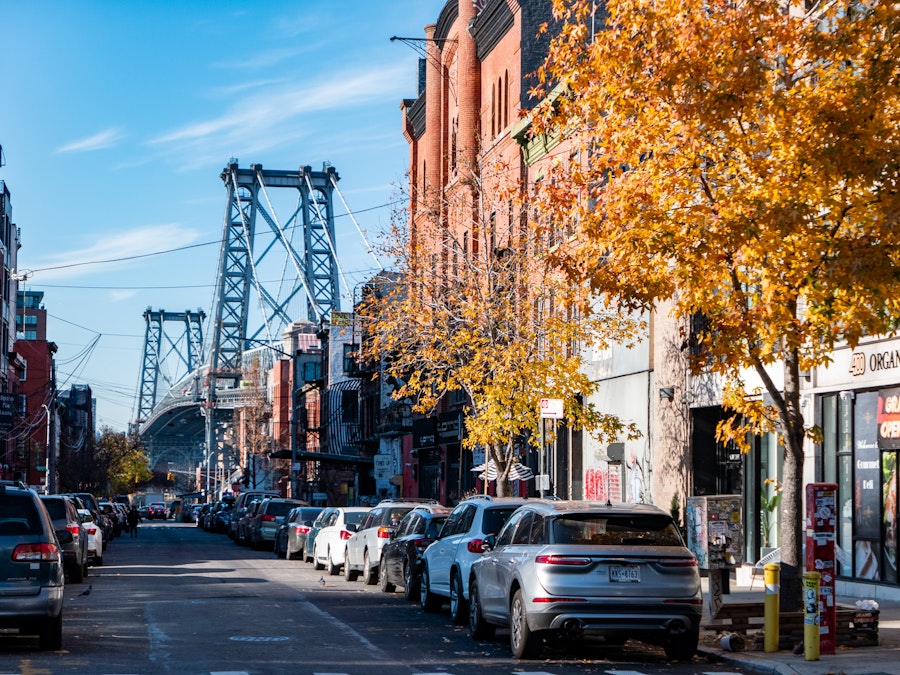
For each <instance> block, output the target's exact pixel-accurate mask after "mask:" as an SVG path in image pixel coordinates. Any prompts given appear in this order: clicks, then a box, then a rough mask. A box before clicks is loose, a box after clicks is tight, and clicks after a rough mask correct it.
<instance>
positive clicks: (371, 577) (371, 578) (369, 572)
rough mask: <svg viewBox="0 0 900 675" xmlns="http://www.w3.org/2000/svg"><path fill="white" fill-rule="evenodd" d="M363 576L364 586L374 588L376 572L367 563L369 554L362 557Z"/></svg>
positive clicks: (376, 577) (376, 579) (368, 562)
mask: <svg viewBox="0 0 900 675" xmlns="http://www.w3.org/2000/svg"><path fill="white" fill-rule="evenodd" d="M363 574H364V575H365V582H366V586H374V585H375V583H376V582H377V581H378V570H376V569H375V568H374V567H372V564H371V562H370V561H369V552H368V551H366V555H365V556H364V557H363Z"/></svg>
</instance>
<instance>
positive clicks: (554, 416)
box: [540, 398, 565, 420]
mask: <svg viewBox="0 0 900 675" xmlns="http://www.w3.org/2000/svg"><path fill="white" fill-rule="evenodd" d="M540 411H541V419H545V420H561V419H563V417H565V415H563V400H562V399H561V398H542V399H541V402H540Z"/></svg>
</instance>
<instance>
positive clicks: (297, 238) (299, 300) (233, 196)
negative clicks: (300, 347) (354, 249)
mask: <svg viewBox="0 0 900 675" xmlns="http://www.w3.org/2000/svg"><path fill="white" fill-rule="evenodd" d="M221 178H222V181H223V182H224V183H225V186H226V188H227V190H228V202H227V207H226V212H225V225H224V234H223V237H222V250H221V253H220V256H219V270H218V275H217V279H216V298H215V300H214V303H213V308H212V312H213V314H214V316H213V325H212V327H211V330H210V331H209V332H210V336H209V337H210V364H209V365H210V368H211V373H210V374H211V376H212V378H213V379H215V378H226V379H228V378H231V379H235V378H238V377H240V371H241V354H242V353H243V351H244V349H245V346H246V343H247V341H248V340H250V341H259V340H267V341H272V340H277V339H278V338H280V335H281V332H282V331H283V330H284V329H285V328H287V327H288V326H289V325H290V324H291V323H292V322H293V321H295V320H297V319H298V318H299V316H298V314H299V313H300V310H301V306H302V305H303V304H305V306H306V307H305V309H306V318H307V319H309V320H310V321H315V322H317V323H321V322H323V321H326V320H327V319H328V317H329V315H330V312H331V311H332V310H340V300H339V291H338V276H339V268H338V263H337V251H336V248H335V239H334V207H333V204H332V195H333V192H334V189H335V188H336V187H337V180H338V175H337V172H336V171H335V169H334V167H331V166H327V165H326V166H324V167H323V170H322V171H313V170H312V169H311V168H310V167H308V166H303V167H300V168H299V169H297V170H292V171H285V170H271V169H263V167H262V165H261V164H252V165H251V166H250V168H249V169H241V168H239V166H238V163H237V160H232V161H231V162H229V164H228V166H227V167H226V168H225V169H224V170H223V171H222V174H221ZM270 188H288V189H289V190H290V191H291V196H292V197H294V199H293V200H292V201H291V203H292V209H291V212H290V213H289V214H288V216H287V219H286V220H284V221H283V222H282V221H279V219H278V216H277V214H276V212H275V208H274V206H273V205H272V198H271V196H270V194H269V189H270ZM282 192H284V191H282ZM258 219H262V221H264V223H265V226H266V227H267V228H268V229H267V231H266V234H267V235H268V236H267V238H266V241H265V242H264V243H263V245H262V246H259V247H258V249H259V250H256V251H255V250H254V246H255V245H257V244H258V242H257V241H256V240H257V238H258V235H259V234H260V233H258V232H257V229H256V228H257V221H258ZM277 256H281V258H280V260H279V261H278V262H277V264H278V265H279V266H280V268H281V274H280V276H279V278H281V279H282V283H281V284H280V286H279V288H278V290H277V292H272V291H270V290H267V288H266V287H265V286H264V283H265V282H264V279H263V278H262V274H261V269H263V268H264V266H265V265H266V262H265V258H267V257H268V258H270V259H271V258H274V257H277ZM286 272H289V273H290V275H292V276H293V279H292V283H287V284H285V283H284V280H285V278H286V276H288V275H287V274H285V273H286ZM251 292H252V294H253V295H255V296H256V298H255V299H256V302H255V303H251V301H250V300H251ZM251 311H256V313H257V314H259V315H260V316H259V323H258V325H252V324H251V321H250V312H251Z"/></svg>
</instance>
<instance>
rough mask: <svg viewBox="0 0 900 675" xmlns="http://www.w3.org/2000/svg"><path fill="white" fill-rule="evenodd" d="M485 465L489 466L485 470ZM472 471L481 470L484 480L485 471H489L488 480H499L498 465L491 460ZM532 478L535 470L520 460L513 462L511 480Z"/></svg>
mask: <svg viewBox="0 0 900 675" xmlns="http://www.w3.org/2000/svg"><path fill="white" fill-rule="evenodd" d="M485 466H487V471H485ZM472 471H477V472H479V473H480V475H479V476H478V477H479V478H481V479H482V480H484V478H485V473H487V479H488V480H497V465H496V464H494V463H493V462H492V461H490V460H488V462H486V463H485V464H479V465H478V466H474V467H472ZM532 478H534V472H533V471H532V470H531V469H529V468H528V467H527V466H525V465H524V464H522V463H520V462H513V465H512V466H511V467H509V479H510V480H530V479H532Z"/></svg>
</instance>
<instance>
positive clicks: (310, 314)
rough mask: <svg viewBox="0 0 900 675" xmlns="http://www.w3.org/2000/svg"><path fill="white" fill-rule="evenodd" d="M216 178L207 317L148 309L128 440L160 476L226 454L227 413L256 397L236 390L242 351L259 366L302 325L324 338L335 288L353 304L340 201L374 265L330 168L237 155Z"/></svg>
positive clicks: (336, 307) (336, 304) (335, 303)
mask: <svg viewBox="0 0 900 675" xmlns="http://www.w3.org/2000/svg"><path fill="white" fill-rule="evenodd" d="M221 179H222V182H223V185H224V187H225V189H226V193H227V197H226V208H225V218H224V223H223V231H222V241H221V248H220V252H219V262H218V267H217V271H216V282H215V291H214V294H213V299H212V304H211V307H209V311H208V312H205V311H203V310H202V309H198V310H196V311H192V310H185V311H167V310H164V309H158V310H154V309H152V308H148V309H147V310H146V311H145V312H144V319H145V322H146V331H145V339H144V349H143V358H142V362H141V374H140V382H139V386H138V397H137V401H136V409H135V416H134V421H133V423H132V433H134V434H137V435H139V436H140V438H141V440H142V441H143V442H144V444H145V445H146V447H147V448H148V452H149V456H150V463H151V468H154V469H156V470H160V469H161V470H163V471H166V469H167V468H171V467H173V465H174V468H175V469H192V468H194V467H196V466H197V465H198V464H204V465H208V464H210V457H211V456H212V455H213V454H218V453H223V454H229V453H233V450H229V448H227V447H224V446H226V445H227V444H228V443H229V440H228V435H227V434H226V433H224V432H225V431H226V428H227V427H228V425H229V424H230V422H231V419H232V416H233V414H232V413H233V411H234V409H236V408H239V407H242V406H245V405H248V403H249V401H250V400H251V399H252V398H253V397H254V396H258V392H255V391H254V390H253V389H252V388H250V389H248V388H245V387H244V388H242V387H241V374H242V372H243V370H244V366H245V362H246V358H247V357H248V355H251V354H252V355H253V356H254V358H256V359H258V362H259V363H260V365H261V366H262V368H268V367H271V365H272V363H273V362H274V360H275V359H276V358H277V357H278V355H279V354H281V355H282V356H289V357H292V356H293V354H295V353H296V351H297V348H298V345H294V346H293V347H292V348H291V352H290V353H288V352H285V351H284V347H283V345H284V344H285V343H284V342H283V339H284V336H285V335H286V334H287V333H290V332H292V331H293V332H296V331H298V326H301V325H305V326H306V328H307V330H306V331H305V332H306V333H307V336H308V334H309V332H310V330H309V328H310V327H314V329H315V330H317V331H318V332H319V333H320V334H321V331H323V330H324V329H327V328H328V326H329V324H330V318H331V316H332V313H333V312H339V311H340V310H341V306H340V297H341V293H340V287H341V286H342V285H343V288H344V290H345V293H346V295H347V296H349V297H352V293H351V291H350V289H349V286H348V285H347V282H346V278H345V275H344V273H343V270H342V269H341V267H340V264H339V260H338V252H337V240H336V237H335V226H334V218H335V209H334V199H335V197H337V198H338V199H339V200H340V202H341V203H342V204H343V207H344V209H345V211H346V214H347V215H348V216H349V217H350V219H351V220H352V222H353V224H354V226H355V227H356V229H357V232H358V233H359V236H360V237H361V238H362V240H363V242H364V243H365V245H366V248H367V250H368V252H369V253H370V254H371V255H372V256H373V257H375V256H374V253H373V251H372V248H371V247H370V246H369V244H368V242H367V241H366V237H365V234H364V232H363V230H362V229H361V228H360V225H359V223H358V222H357V220H356V218H355V216H354V215H353V213H352V212H351V210H350V208H349V206H348V205H347V202H346V200H345V199H344V196H343V195H342V194H341V191H340V188H339V187H338V181H339V176H338V173H337V171H336V170H335V169H334V167H332V166H330V165H328V164H325V165H323V167H322V170H321V171H314V170H313V169H312V168H311V167H309V166H303V167H300V168H299V169H296V170H272V169H265V168H263V166H262V165H261V164H252V165H250V167H249V168H241V167H240V166H239V165H238V162H237V160H234V159H232V160H231V161H230V162H229V163H228V165H227V166H226V167H225V169H224V170H223V171H222V173H221ZM279 214H281V216H279ZM376 262H377V258H376ZM379 267H380V264H379ZM279 345H281V346H279Z"/></svg>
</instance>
